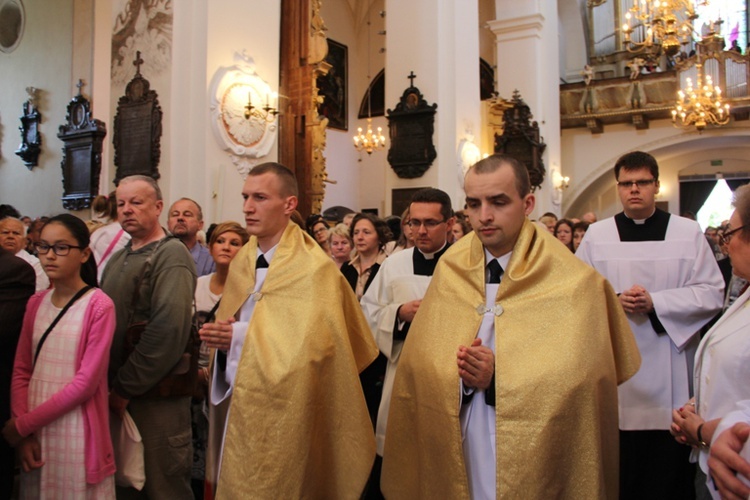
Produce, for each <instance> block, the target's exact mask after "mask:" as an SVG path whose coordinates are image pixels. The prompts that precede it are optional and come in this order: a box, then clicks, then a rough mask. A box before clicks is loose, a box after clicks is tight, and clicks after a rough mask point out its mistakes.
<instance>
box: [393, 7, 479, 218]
mask: <svg viewBox="0 0 750 500" xmlns="http://www.w3.org/2000/svg"><path fill="white" fill-rule="evenodd" d="M386 13H387V14H386V30H387V36H386V49H387V50H386V64H385V67H386V71H385V75H386V82H385V102H386V109H394V108H395V107H396V104H397V103H398V100H399V99H400V98H401V95H402V94H403V92H404V90H406V88H407V87H408V86H409V80H408V79H407V78H406V77H407V75H409V73H410V72H411V71H414V74H415V75H417V78H416V79H415V80H414V86H415V87H417V88H418V89H419V90H420V92H421V93H422V94H423V95H424V98H425V100H427V102H428V103H430V104H432V103H437V105H438V107H437V113H436V115H435V133H434V135H433V142H434V144H435V148H436V150H437V158H436V159H435V161H434V162H433V164H432V166H431V167H430V168H429V169H428V170H427V172H425V174H424V175H423V176H422V177H420V178H417V179H401V178H399V177H398V176H397V175H396V173H395V172H394V171H393V169H392V168H390V166H389V165H386V168H387V170H388V171H387V173H386V182H385V187H386V193H385V200H386V203H385V205H386V207H385V208H386V215H387V214H389V213H390V209H391V192H392V190H393V189H397V188H410V187H437V188H439V189H442V190H444V191H446V192H447V193H448V194H449V195H450V196H451V199H452V200H453V204H454V207H455V208H461V207H463V203H464V195H463V191H462V189H461V176H460V175H459V172H460V165H459V158H458V153H457V150H458V146H459V143H460V142H461V140H462V139H464V138H465V137H466V136H467V134H473V135H474V136H475V137H477V139H476V142H477V143H478V142H479V140H478V138H479V136H480V133H481V107H480V102H479V13H478V7H477V2H467V1H465V0H409V1H403V0H386ZM389 146H390V145H389Z"/></svg>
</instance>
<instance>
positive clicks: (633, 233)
mask: <svg viewBox="0 0 750 500" xmlns="http://www.w3.org/2000/svg"><path fill="white" fill-rule="evenodd" d="M670 217H671V214H670V213H669V212H664V211H663V210H659V209H658V208H657V209H656V211H655V212H654V214H653V215H652V216H651V217H649V218H647V219H646V220H645V221H643V223H642V224H638V223H637V222H636V221H634V220H633V219H631V218H630V217H628V216H627V215H625V212H620V213H619V214H617V215H615V224H616V225H617V232H618V234H619V235H620V241H664V240H665V239H666V237H667V227H668V226H669V218H670ZM648 319H649V321H650V322H651V327H652V328H653V329H654V331H655V332H656V333H658V334H660V335H661V334H665V333H667V329H666V328H664V325H662V324H661V321H659V318H658V317H657V316H656V311H651V312H650V313H648Z"/></svg>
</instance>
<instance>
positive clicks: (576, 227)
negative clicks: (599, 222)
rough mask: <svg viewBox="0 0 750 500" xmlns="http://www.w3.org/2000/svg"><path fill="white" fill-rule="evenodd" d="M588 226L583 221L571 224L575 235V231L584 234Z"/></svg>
mask: <svg viewBox="0 0 750 500" xmlns="http://www.w3.org/2000/svg"><path fill="white" fill-rule="evenodd" d="M590 225H591V224H589V223H588V222H586V221H585V220H580V221H578V222H576V223H575V224H573V232H574V233H575V232H576V231H577V230H582V231H583V232H584V233H585V232H586V231H588V230H589V226H590Z"/></svg>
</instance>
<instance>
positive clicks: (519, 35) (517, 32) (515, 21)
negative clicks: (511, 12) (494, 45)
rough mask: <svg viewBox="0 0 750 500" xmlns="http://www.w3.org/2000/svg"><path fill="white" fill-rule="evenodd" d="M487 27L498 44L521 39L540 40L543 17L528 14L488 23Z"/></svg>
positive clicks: (537, 14) (536, 14)
mask: <svg viewBox="0 0 750 500" xmlns="http://www.w3.org/2000/svg"><path fill="white" fill-rule="evenodd" d="M487 27H488V28H489V29H490V30H491V31H492V33H494V35H495V36H496V37H497V40H498V41H499V42H501V41H509V40H518V39H523V38H542V28H543V27H544V15H542V14H540V13H534V14H528V15H524V16H518V17H514V18H509V19H497V20H495V21H488V22H487Z"/></svg>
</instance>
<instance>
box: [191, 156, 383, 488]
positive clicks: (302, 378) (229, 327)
mask: <svg viewBox="0 0 750 500" xmlns="http://www.w3.org/2000/svg"><path fill="white" fill-rule="evenodd" d="M242 196H243V198H244V200H245V201H244V204H243V212H244V213H245V222H246V224H247V232H248V233H250V235H251V237H250V241H249V242H248V243H247V244H246V245H245V246H244V247H243V248H242V249H241V250H240V251H239V253H238V254H237V256H236V257H235V259H234V260H233V261H232V264H231V266H230V268H229V276H228V278H227V282H226V285H225V287H224V294H223V296H222V298H221V305H220V307H219V310H218V312H217V315H216V318H217V321H216V323H209V324H205V325H204V326H203V328H201V332H200V333H201V338H202V339H204V340H206V341H207V342H208V343H209V345H210V346H215V347H222V346H223V347H226V345H227V344H226V343H225V342H226V339H227V337H230V338H231V340H230V341H229V348H228V349H225V350H222V349H217V351H216V357H215V359H214V362H213V377H212V384H211V394H210V398H211V404H213V405H219V404H225V403H226V402H227V400H230V402H229V413H228V417H227V418H226V428H225V429H224V430H223V433H219V435H220V436H223V439H221V441H222V442H221V454H220V458H219V463H218V469H219V472H218V490H217V498H219V499H221V498H242V499H245V498H358V497H359V495H360V494H361V493H362V491H363V489H364V487H365V483H366V482H367V478H368V476H369V473H370V467H371V466H372V463H373V460H374V458H375V437H374V435H373V432H372V424H371V423H370V418H369V415H368V413H367V407H366V405H365V399H364V395H363V394H362V389H361V386H360V382H359V377H358V374H359V372H361V371H362V370H363V369H364V368H365V367H366V366H367V365H368V364H370V363H371V362H372V361H373V360H374V359H375V357H376V356H377V352H378V349H377V346H376V345H375V341H374V339H373V336H372V333H370V330H369V327H368V326H367V321H366V320H365V318H364V316H363V315H362V311H361V309H360V307H359V304H358V302H357V299H356V297H355V296H354V294H353V293H352V290H351V287H349V285H348V284H347V283H346V281H345V280H344V277H343V275H342V274H341V273H340V272H339V270H338V269H337V268H336V265H335V264H334V263H333V261H332V260H331V259H330V257H328V256H327V255H326V254H325V253H324V252H323V251H322V250H321V249H320V246H319V245H318V244H317V243H316V242H315V241H314V240H313V239H312V238H311V237H310V236H308V235H307V234H305V232H304V231H302V230H301V229H300V228H299V227H298V226H297V225H296V224H294V223H290V216H291V214H292V212H293V211H294V209H295V208H296V207H297V181H296V179H295V178H294V174H293V173H292V172H291V171H290V170H289V169H287V168H286V167H284V166H282V165H279V164H278V163H264V164H262V165H258V166H257V167H255V168H254V169H253V170H251V171H250V174H249V176H248V178H247V181H246V182H245V185H244V187H243V190H242ZM214 424H217V422H212V425H214ZM218 424H219V425H221V424H223V421H221V422H218Z"/></svg>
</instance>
